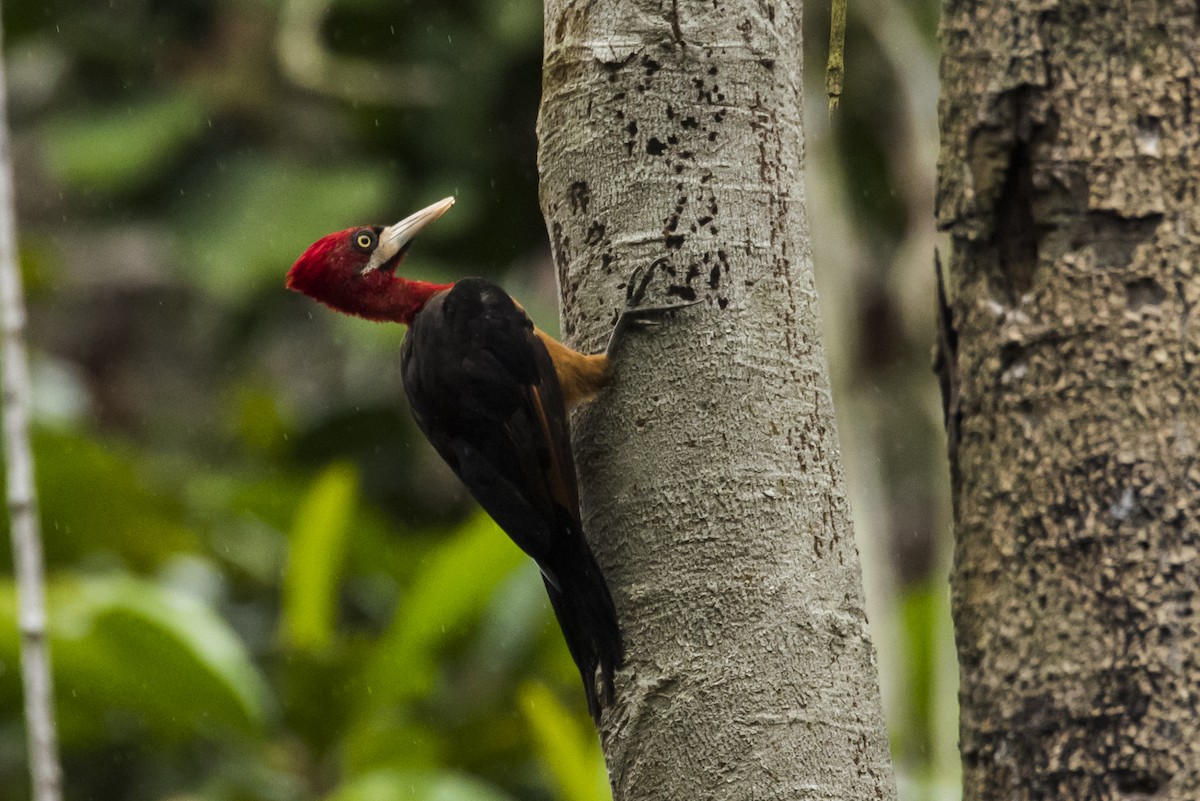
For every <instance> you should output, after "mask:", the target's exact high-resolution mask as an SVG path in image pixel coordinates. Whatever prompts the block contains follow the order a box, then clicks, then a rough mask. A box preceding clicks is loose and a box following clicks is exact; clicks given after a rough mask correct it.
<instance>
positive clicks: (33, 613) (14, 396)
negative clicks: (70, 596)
mask: <svg viewBox="0 0 1200 801" xmlns="http://www.w3.org/2000/svg"><path fill="white" fill-rule="evenodd" d="M0 38H2V36H0ZM7 85H8V84H7V77H6V74H5V69H4V58H3V48H2V47H0V327H2V328H3V359H4V372H3V387H4V400H3V407H4V409H3V418H4V466H5V476H6V483H7V488H6V489H7V495H8V512H9V528H10V531H11V537H12V548H13V566H14V572H15V574H16V580H17V607H18V609H17V622H18V626H19V628H20V633H21V678H22V681H23V685H24V691H25V727H26V732H27V734H26V742H27V746H28V749H27V750H28V754H29V772H30V779H31V783H32V789H33V798H34V799H35V800H36V801H59V799H60V798H61V797H62V788H61V785H62V768H61V767H60V766H59V763H58V736H57V733H56V730H55V725H54V689H53V685H52V682H51V676H50V653H49V645H48V643H47V636H46V591H45V576H44V573H45V570H44V567H43V564H42V563H43V559H42V539H41V532H40V530H39V528H40V526H39V522H38V510H37V488H36V486H35V485H34V475H33V449H32V447H31V446H30V443H29V418H30V407H31V406H32V401H31V396H32V387H31V383H30V380H29V363H28V358H27V356H26V352H25V297H24V292H23V290H22V287H21V271H20V268H19V265H18V263H17V241H16V227H17V226H16V211H15V209H16V204H15V201H14V197H13V179H12V159H11V156H10V155H9V153H10V149H9V136H8V111H7Z"/></svg>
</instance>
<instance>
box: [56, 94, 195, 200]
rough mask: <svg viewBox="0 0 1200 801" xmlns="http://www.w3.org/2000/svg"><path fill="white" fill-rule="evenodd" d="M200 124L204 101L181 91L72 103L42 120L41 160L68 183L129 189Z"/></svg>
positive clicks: (164, 165)
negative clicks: (108, 102)
mask: <svg viewBox="0 0 1200 801" xmlns="http://www.w3.org/2000/svg"><path fill="white" fill-rule="evenodd" d="M204 127H205V114H204V107H203V106H202V105H201V104H200V102H199V101H198V100H197V98H196V97H195V96H194V95H193V94H191V93H189V92H186V91H179V92H174V93H172V94H169V95H165V96H159V97H145V98H140V99H138V100H135V101H134V102H131V103H122V104H119V105H116V106H109V107H104V108H101V109H72V110H71V111H69V112H67V113H66V114H64V115H62V116H61V117H59V118H57V119H55V120H53V121H51V122H50V123H48V124H47V126H46V135H45V136H46V138H45V142H44V147H45V153H46V163H47V166H48V167H49V169H50V171H51V172H52V173H53V175H54V176H55V177H56V178H58V179H59V180H61V181H63V182H65V183H66V184H67V185H68V186H72V187H77V188H81V189H88V190H100V191H104V192H124V191H129V190H131V189H136V188H139V187H141V186H144V185H145V184H146V182H148V181H151V180H153V179H154V178H157V177H160V176H161V175H162V174H163V172H164V171H165V170H167V169H168V168H169V167H170V166H171V163H172V161H173V160H175V159H178V158H179V157H180V156H181V155H182V153H183V151H184V149H185V148H186V147H187V145H188V144H190V143H191V142H194V141H195V139H196V138H197V137H198V136H199V135H200V134H201V133H202V131H203V130H204Z"/></svg>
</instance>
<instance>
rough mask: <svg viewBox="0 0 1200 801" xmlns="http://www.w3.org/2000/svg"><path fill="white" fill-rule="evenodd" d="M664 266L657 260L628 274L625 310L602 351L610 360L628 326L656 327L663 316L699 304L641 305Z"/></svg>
mask: <svg viewBox="0 0 1200 801" xmlns="http://www.w3.org/2000/svg"><path fill="white" fill-rule="evenodd" d="M665 265H666V259H659V260H658V261H656V262H654V263H652V264H651V265H650V267H649V268H648V269H647V268H643V267H640V266H639V267H638V268H637V269H635V270H634V271H633V273H631V274H630V276H629V279H628V280H627V281H626V282H625V308H624V309H622V310H621V314H620V316H619V317H617V323H616V325H614V326H613V331H612V336H610V337H609V340H608V347H607V348H605V350H604V352H605V354H606V355H607V356H609V357H610V358H611V357H612V355H613V352H614V351H615V350H616V348H617V343H618V340H620V339H621V337H622V335H623V334H624V333H625V332H626V331H628V330H629V326H631V325H638V326H651V325H658V324H660V323H661V322H662V318H663V317H664V316H666V315H668V314H671V313H673V312H677V311H679V310H681V309H686V308H688V307H689V306H695V305H696V304H698V303H700V299H698V298H697V299H695V300H683V301H680V302H679V303H668V304H666V305H661V306H642V305H641V303H642V300H643V299H644V298H645V295H646V289H647V287H649V285H650V281H651V280H653V278H654V274H655V273H656V272H657V271H658V270H659V268H661V267H664V266H665Z"/></svg>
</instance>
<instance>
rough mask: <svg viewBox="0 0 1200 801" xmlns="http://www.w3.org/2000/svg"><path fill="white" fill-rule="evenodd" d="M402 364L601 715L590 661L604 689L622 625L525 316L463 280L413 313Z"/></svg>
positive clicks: (415, 399) (434, 438)
mask: <svg viewBox="0 0 1200 801" xmlns="http://www.w3.org/2000/svg"><path fill="white" fill-rule="evenodd" d="M401 366H402V369H403V374H404V389H405V392H406V393H407V395H408V399H409V404H410V405H411V406H412V410H413V415H414V416H415V417H416V420H417V425H418V426H419V427H420V428H421V430H422V431H423V432H424V433H425V436H426V437H427V438H428V439H429V441H430V443H432V445H433V447H434V448H435V449H436V450H437V452H438V453H439V454H441V456H442V458H444V459H445V460H446V462H447V463H448V464H449V465H450V467H451V468H452V469H453V470H454V472H455V473H457V474H458V476H459V477H460V478H461V479H462V481H463V483H464V484H465V485H466V486H467V488H468V489H469V490H470V491H471V494H472V495H473V496H474V497H475V499H476V500H477V501H478V502H479V504H480V506H482V507H483V508H484V510H485V511H486V512H487V513H488V514H489V515H491V516H492V518H493V519H494V520H495V521H496V523H497V524H499V526H500V527H501V528H502V529H504V531H505V532H506V533H507V534H508V535H509V536H510V537H511V538H512V539H513V541H514V542H515V543H516V544H517V545H518V547H520V548H521V550H523V551H525V553H527V554H529V555H530V556H531V557H533V559H534V560H535V561H536V562H537V563H538V567H540V568H541V571H542V575H543V577H544V579H545V583H546V589H547V592H548V593H549V595H550V601H551V605H552V606H553V607H554V611H555V615H556V616H557V618H558V621H559V625H560V626H561V627H562V629H563V634H564V636H565V637H566V640H567V645H568V647H569V648H570V650H571V655H572V656H573V657H574V658H575V662H576V664H577V665H578V666H579V669H580V672H581V674H582V675H583V682H584V688H585V690H586V692H587V696H588V706H589V709H590V710H591V711H592V714H593V716H598V714H599V703H598V700H597V696H596V682H595V676H596V669H597V668H598V667H599V668H600V670H601V677H602V682H603V687H604V692H605V696H606V699H610V698H611V694H612V677H613V672H614V671H615V670H616V669H617V668H618V667H619V666H620V664H621V661H622V653H623V649H622V644H621V635H620V630H619V629H618V627H617V621H616V613H615V611H614V609H613V604H612V598H611V597H610V595H609V592H608V586H607V584H606V583H605V581H604V577H603V576H602V575H601V573H600V569H599V567H598V566H597V565H596V561H595V558H594V557H593V556H592V553H591V550H590V549H589V547H588V545H587V541H586V540H585V539H584V537H583V529H582V526H581V525H580V520H579V499H578V490H577V487H576V481H575V463H574V459H573V457H572V454H571V444H570V443H571V440H570V433H569V427H568V422H567V413H566V409H565V407H564V405H563V401H562V393H561V390H560V388H559V385H558V378H557V375H556V373H555V369H554V363H553V362H552V361H551V359H550V355H549V354H548V353H547V351H546V348H545V346H544V345H543V344H542V342H541V340H540V339H538V337H537V336H536V335H535V334H534V331H533V324H532V323H531V322H530V320H529V318H528V317H527V316H526V315H525V313H524V312H523V311H522V310H521V309H520V308H519V307H517V305H516V304H515V303H513V300H512V298H510V297H509V296H508V294H507V293H505V292H504V291H503V290H502V289H500V288H499V287H498V286H496V285H495V284H492V283H490V282H488V281H484V280H482V279H478V278H468V279H464V280H462V281H459V282H458V283H457V284H455V285H454V287H453V288H452V289H450V290H449V291H447V292H443V293H441V294H439V295H436V296H435V297H434V298H433V299H431V300H430V302H429V303H428V304H427V305H426V306H425V308H424V309H422V311H421V312H420V313H419V314H418V315H417V316H416V318H415V319H414V320H413V323H412V326H411V327H410V329H409V332H408V336H407V337H406V338H405V341H404V347H403V350H402V353H401Z"/></svg>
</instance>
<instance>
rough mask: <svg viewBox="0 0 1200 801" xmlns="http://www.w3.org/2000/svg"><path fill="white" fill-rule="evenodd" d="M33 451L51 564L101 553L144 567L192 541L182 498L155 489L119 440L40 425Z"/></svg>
mask: <svg viewBox="0 0 1200 801" xmlns="http://www.w3.org/2000/svg"><path fill="white" fill-rule="evenodd" d="M34 450H35V452H36V454H37V466H36V469H37V482H38V489H39V502H40V506H41V517H42V529H43V532H44V533H43V538H44V541H45V545H46V558H47V561H48V563H49V564H50V566H51V567H55V566H58V565H60V564H65V563H67V562H69V561H70V560H74V559H80V558H83V557H89V558H92V559H96V558H97V557H102V558H105V559H112V558H117V559H120V560H121V561H122V562H124V563H127V564H129V565H131V566H132V567H134V568H137V569H141V570H149V569H152V568H154V567H157V566H158V565H159V564H161V563H162V562H163V560H164V559H166V558H167V557H169V556H171V555H172V554H174V553H176V552H179V551H181V550H184V549H187V548H192V547H195V546H196V544H197V541H198V538H197V536H196V534H195V532H193V531H192V530H191V528H190V526H188V525H187V523H186V522H185V520H184V511H183V506H182V504H181V503H180V502H179V500H178V499H176V498H172V497H169V496H167V495H165V494H163V493H162V492H159V491H158V488H157V487H154V486H153V483H152V478H153V476H152V475H151V472H150V470H149V469H148V468H146V467H145V465H143V464H142V463H140V461H139V460H138V459H136V458H135V456H134V455H133V454H132V453H130V452H128V451H127V449H126V448H125V447H124V446H123V445H121V444H119V443H109V442H98V441H95V440H91V439H87V438H86V437H84V436H81V435H76V434H70V433H66V432H62V431H49V430H45V429H41V430H37V431H35V432H34ZM0 531H3V533H4V539H7V537H8V518H7V516H0ZM3 552H4V553H5V554H7V553H8V548H4V549H3ZM4 558H7V557H4Z"/></svg>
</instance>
